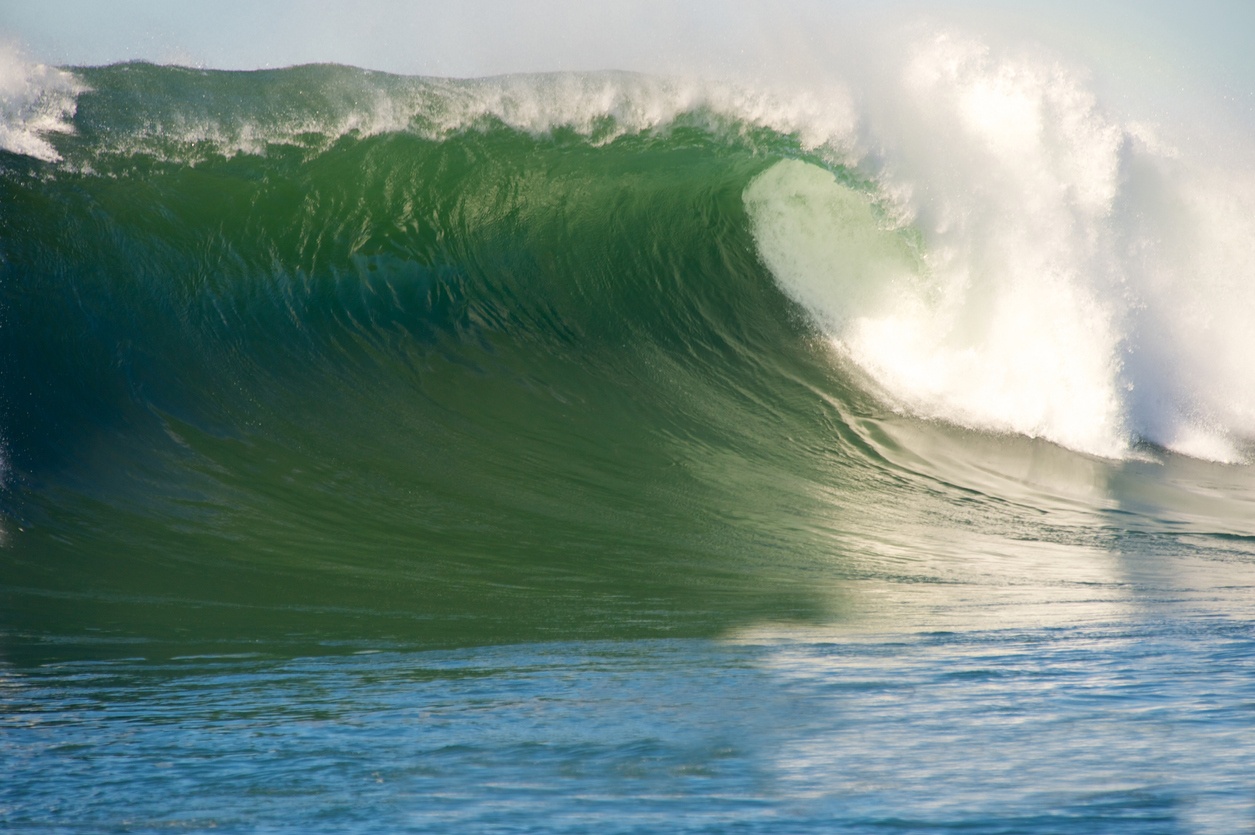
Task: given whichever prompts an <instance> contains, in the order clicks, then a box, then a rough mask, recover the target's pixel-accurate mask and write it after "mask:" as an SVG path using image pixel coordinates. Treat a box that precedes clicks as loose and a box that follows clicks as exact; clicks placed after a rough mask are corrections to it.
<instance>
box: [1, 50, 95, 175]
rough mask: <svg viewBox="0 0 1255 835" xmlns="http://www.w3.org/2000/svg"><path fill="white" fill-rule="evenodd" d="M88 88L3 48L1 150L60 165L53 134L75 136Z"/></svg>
mask: <svg viewBox="0 0 1255 835" xmlns="http://www.w3.org/2000/svg"><path fill="white" fill-rule="evenodd" d="M85 89H86V88H85V87H84V86H83V85H82V84H80V83H79V82H78V80H77V79H75V78H74V76H73V75H72V74H70V73H68V72H65V71H64V70H60V69H57V68H56V67H49V66H47V65H45V64H38V63H34V62H31V61H28V60H26V59H25V58H24V57H23V56H22V54H21V53H20V52H19V51H18V50H17V49H15V48H13V47H11V46H5V45H3V44H0V148H3V149H4V150H6V151H10V152H12V153H15V154H25V155H27V156H31V157H35V158H37V159H42V160H45V161H47V162H56V161H57V160H59V159H60V158H61V156H60V154H58V153H57V150H56V148H54V147H53V146H52V144H51V143H50V142H48V140H47V138H46V136H47V134H50V133H71V132H73V130H74V127H73V125H72V124H71V122H70V120H71V119H72V118H73V117H74V111H75V108H76V107H77V98H78V95H79V93H81V92H83V91H84V90H85Z"/></svg>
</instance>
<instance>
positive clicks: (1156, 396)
mask: <svg viewBox="0 0 1255 835" xmlns="http://www.w3.org/2000/svg"><path fill="white" fill-rule="evenodd" d="M864 81H865V83H866V84H867V89H863V90H857V89H856V91H855V96H856V97H857V98H858V99H859V101H860V102H861V103H864V104H865V105H866V107H865V109H864V111H863V112H862V113H861V114H860V115H861V116H862V118H863V121H862V124H861V131H862V132H861V138H860V142H859V144H860V146H861V148H862V162H861V166H862V167H863V169H864V171H865V172H867V173H868V174H870V175H871V176H873V177H874V178H875V180H876V181H877V182H878V184H879V188H880V191H879V194H878V195H877V194H869V195H865V196H864V197H863V198H862V199H863V200H870V201H879V202H883V201H886V200H888V201H890V202H892V203H894V205H893V206H892V207H891V210H888V211H882V212H881V216H880V219H879V220H877V221H875V223H878V224H879V225H880V227H881V231H880V232H879V233H876V234H877V235H879V236H880V237H879V238H877V237H876V235H873V234H871V233H868V232H860V233H856V234H853V235H852V234H851V233H850V232H849V231H848V226H847V228H845V229H842V227H841V223H842V221H841V220H840V219H839V218H838V217H837V215H840V214H841V213H840V212H837V213H836V214H833V212H832V207H833V206H834V205H837V204H840V203H848V202H849V201H850V200H853V199H857V198H854V197H851V196H850V194H849V193H848V192H849V190H848V189H847V188H846V187H845V186H842V185H840V184H838V183H837V182H836V181H835V179H834V178H833V177H832V175H830V174H828V173H827V172H825V171H823V170H822V169H820V168H817V167H814V166H801V165H800V164H793V163H782V164H779V165H778V166H776V167H775V168H773V169H771V170H769V171H768V172H766V173H764V174H763V175H762V176H761V177H760V178H759V179H758V180H757V181H756V182H755V183H754V184H752V185H751V187H750V188H749V189H748V190H747V192H746V203H747V206H748V208H749V210H750V214H751V217H752V219H753V222H754V224H755V233H756V238H757V240H758V242H759V245H760V248H761V250H762V253H763V257H764V259H765V261H766V262H767V264H768V265H769V266H770V267H772V269H773V271H774V272H775V273H776V275H777V277H778V278H779V279H780V281H781V283H782V285H783V286H784V287H785V289H786V290H788V291H789V292H790V293H791V294H792V295H794V296H795V297H796V298H798V299H799V301H801V302H802V303H803V304H805V305H806V306H807V307H808V308H809V309H810V310H811V311H812V312H813V313H814V314H815V315H816V317H817V318H818V319H819V321H820V322H821V323H823V325H824V326H825V327H826V328H827V329H828V331H829V333H830V334H831V336H832V338H833V340H834V343H835V344H836V346H837V347H838V349H839V350H840V351H841V352H842V353H844V354H845V355H847V356H848V357H849V358H850V359H851V360H852V361H853V362H854V363H855V364H856V365H858V366H859V367H860V368H862V369H863V370H864V371H865V372H867V373H868V374H870V376H871V377H872V378H873V379H874V381H875V382H876V384H878V385H879V386H881V387H883V390H884V391H883V393H884V395H885V396H886V397H887V399H889V400H890V401H891V402H893V403H896V404H898V405H899V406H900V407H901V408H903V409H905V410H907V411H910V412H914V413H916V414H920V415H923V416H927V417H932V418H940V419H944V420H948V421H952V422H956V423H959V424H962V425H966V426H970V427H973V428H978V429H987V430H994V431H1000V432H1015V433H1019V434H1025V435H1029V436H1032V437H1042V438H1046V439H1049V440H1052V441H1055V442H1057V443H1060V444H1062V445H1064V446H1068V447H1070V448H1073V449H1077V450H1080V451H1084V452H1088V453H1092V454H1096V455H1100V456H1107V457H1122V456H1124V455H1126V454H1127V453H1128V452H1129V450H1130V449H1131V448H1132V446H1133V445H1134V444H1135V443H1137V442H1138V441H1141V440H1146V441H1150V442H1152V443H1155V444H1158V445H1161V446H1165V447H1168V448H1170V449H1174V450H1177V451H1180V452H1184V453H1187V454H1190V455H1195V456H1199V457H1204V458H1210V459H1213V460H1219V461H1238V460H1241V459H1242V457H1243V456H1242V452H1241V445H1242V443H1243V439H1244V438H1248V437H1249V436H1250V435H1251V431H1252V421H1251V417H1250V416H1251V414H1252V404H1255V397H1253V396H1252V393H1251V388H1252V385H1251V383H1250V382H1249V380H1251V379H1252V374H1251V369H1250V362H1251V360H1250V359H1249V357H1251V356H1255V353H1253V352H1252V351H1251V350H1248V348H1249V347H1250V346H1249V345H1248V344H1247V343H1248V342H1249V340H1248V339H1247V338H1246V337H1245V336H1244V334H1245V333H1246V332H1247V328H1245V327H1244V326H1243V325H1241V321H1243V320H1246V319H1247V317H1249V315H1250V314H1251V313H1252V312H1253V311H1255V299H1253V298H1252V296H1251V291H1250V290H1249V289H1247V288H1249V287H1250V285H1251V282H1250V280H1249V279H1250V276H1251V275H1253V274H1255V270H1253V269H1252V268H1253V267H1255V256H1253V254H1252V251H1251V250H1252V247H1251V246H1250V245H1249V243H1247V242H1248V241H1250V240H1252V239H1255V235H1253V234H1252V233H1255V229H1252V228H1251V226H1252V224H1251V221H1250V220H1249V218H1251V217H1255V213H1252V212H1250V211H1243V207H1244V206H1249V205H1250V204H1251V201H1252V197H1253V196H1255V189H1252V188H1251V187H1250V182H1249V181H1250V180H1251V179H1252V178H1249V177H1247V178H1243V177H1241V176H1238V177H1236V178H1235V177H1233V176H1232V174H1233V172H1234V168H1233V166H1232V165H1230V166H1228V167H1227V168H1226V170H1227V171H1229V172H1230V174H1229V176H1227V177H1226V178H1220V177H1218V176H1216V175H1214V174H1209V173H1208V170H1207V168H1206V166H1199V165H1197V164H1194V163H1186V162H1183V161H1182V160H1181V159H1180V157H1181V154H1180V153H1179V151H1178V150H1177V149H1176V148H1174V147H1172V146H1171V145H1169V144H1168V143H1166V142H1163V141H1161V140H1159V139H1158V138H1157V137H1156V135H1155V130H1154V128H1153V126H1150V125H1147V124H1145V123H1137V122H1132V121H1130V122H1128V123H1125V122H1123V121H1122V120H1121V119H1120V117H1119V116H1118V115H1117V114H1114V113H1112V112H1111V111H1109V110H1108V109H1106V108H1104V106H1103V105H1102V103H1101V102H1100V101H1099V99H1098V97H1097V96H1096V94H1095V93H1094V92H1093V91H1092V89H1091V87H1090V85H1089V84H1088V81H1087V77H1086V75H1085V73H1083V72H1081V71H1080V70H1078V69H1076V68H1074V67H1072V66H1070V65H1068V64H1067V63H1065V62H1064V61H1062V60H1061V59H1059V58H1058V57H1057V56H1054V55H1051V54H1048V53H1046V52H1045V51H1043V50H1029V49H1022V48H1021V49H1009V48H1005V49H1001V50H1000V49H997V48H995V47H994V46H992V45H991V44H990V43H988V42H987V41H985V40H982V39H979V38H976V37H974V36H971V35H967V34H963V33H960V32H957V31H955V30H953V29H942V30H940V31H937V32H932V33H929V34H926V35H924V36H920V37H917V38H916V40H915V41H914V42H913V45H912V46H911V47H910V48H909V49H905V50H903V51H902V52H901V53H900V54H899V55H898V56H897V58H896V60H888V61H885V62H884V64H883V68H882V70H881V71H880V73H879V75H876V74H865V75H864ZM807 169H808V170H807ZM815 216H827V217H829V218H830V220H831V223H830V226H831V227H832V229H833V230H836V231H823V230H815V229H813V228H812V226H813V220H812V219H813V218H814V217H815ZM872 222H873V221H872V220H871V219H870V217H869V218H867V219H864V220H863V221H861V225H862V226H863V227H866V226H867V225H868V224H870V223H872ZM856 226H857V224H856ZM895 227H896V231H895ZM808 230H809V231H808ZM908 230H914V233H915V234H919V235H920V238H921V252H920V257H919V260H918V263H916V264H911V263H909V259H905V258H897V259H896V260H895V259H890V260H886V259H885V258H884V257H883V251H884V249H885V246H886V244H885V243H884V241H885V240H888V239H889V238H892V236H893V235H898V236H903V235H908ZM886 236H888V237H886ZM874 240H879V241H880V243H871V242H872V241H874ZM860 250H861V251H862V254H861V255H860V256H857V257H852V255H851V253H852V252H855V251H860ZM801 251H805V252H807V253H808V254H807V255H805V256H800V255H799V254H798V253H799V252H801ZM859 258H862V261H861V262H860V261H859Z"/></svg>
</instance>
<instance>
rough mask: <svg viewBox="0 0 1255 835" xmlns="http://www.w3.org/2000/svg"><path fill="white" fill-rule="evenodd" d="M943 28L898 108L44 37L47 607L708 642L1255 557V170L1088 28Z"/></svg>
mask: <svg viewBox="0 0 1255 835" xmlns="http://www.w3.org/2000/svg"><path fill="white" fill-rule="evenodd" d="M912 55H913V58H912V60H911V61H910V62H908V63H907V64H906V65H905V66H904V67H901V68H898V69H897V70H895V71H894V72H892V73H888V74H887V75H886V76H885V77H886V78H887V79H888V81H885V82H884V84H885V85H887V89H892V91H893V95H889V93H888V92H886V93H885V95H884V96H883V97H882V98H881V99H879V100H878V102H877V103H874V104H867V103H866V102H865V101H864V104H863V105H861V106H862V107H863V108H864V109H863V110H861V111H860V110H859V108H858V107H856V105H855V102H858V101H860V100H861V99H860V96H859V95H855V94H854V93H850V92H849V91H848V90H847V91H843V90H841V89H837V88H832V90H831V95H830V96H829V97H827V98H816V96H814V95H813V94H811V93H809V92H808V93H807V95H798V96H793V97H790V96H788V95H783V94H781V93H779V92H763V91H759V90H755V88H753V87H752V86H745V85H742V86H737V85H733V84H713V83H696V82H681V81H676V80H669V79H660V78H653V77H648V76H640V75H631V74H583V75H565V74H563V75H542V76H514V77H506V78H499V79H485V80H475V81H451V80H444V79H422V78H403V77H397V76H389V75H383V74H378V73H369V72H365V71H361V70H355V69H351V68H345V67H336V66H307V67H297V68H292V69H285V70H276V71H265V72H249V73H227V72H210V71H199V70H189V69H181V68H174V67H157V66H152V65H146V64H126V65H117V66H112V67H104V68H95V69H80V70H75V71H73V73H69V72H65V71H60V70H51V69H47V68H31V67H27V68H26V69H24V70H23V73H24V75H22V74H19V75H20V76H21V78H23V79H25V80H24V81H22V82H21V84H20V85H18V86H13V85H10V86H9V87H6V88H5V89H4V91H0V92H3V95H4V96H5V97H6V98H5V101H6V109H5V111H4V114H3V115H4V118H5V120H6V127H5V131H6V132H5V133H3V134H0V147H2V148H3V155H2V156H0V206H3V212H4V219H3V226H2V227H0V247H2V260H0V292H2V293H3V302H2V304H3V310H4V317H5V326H4V327H3V329H0V340H2V341H3V346H2V347H0V354H2V355H3V357H4V360H3V362H4V364H3V369H2V379H0V386H2V394H3V398H4V414H3V424H2V428H3V438H4V442H5V448H6V459H7V461H6V464H7V488H6V492H5V494H4V499H3V502H4V505H3V510H4V513H5V517H6V521H5V534H4V535H5V540H6V551H5V559H4V562H3V571H4V577H3V578H2V579H3V586H4V589H5V592H4V593H5V596H6V606H5V607H4V609H5V612H6V614H5V617H6V618H7V619H8V621H9V623H8V626H7V630H8V632H9V634H10V635H11V636H13V635H18V636H20V635H28V634H33V633H36V632H39V631H40V630H45V629H51V630H52V631H57V630H62V631H65V632H74V633H81V632H82V630H84V629H87V628H93V629H105V630H106V631H109V630H113V631H115V632H116V633H117V634H121V635H134V634H143V635H145V636H148V637H149V638H154V636H156V637H157V638H162V639H165V638H170V637H171V636H182V637H181V638H180V640H191V638H189V637H188V636H193V637H194V638H195V639H196V640H206V641H209V640H218V639H220V638H231V639H239V638H240V636H241V635H244V634H248V635H261V634H270V635H273V634H284V635H296V636H302V635H303V636H310V635H314V636H323V637H325V636H327V635H332V636H344V635H349V634H352V635H362V634H367V633H386V634H390V635H398V636H403V637H408V638H415V639H417V640H421V641H423V642H425V643H436V644H440V643H447V644H466V643H476V642H484V641H496V640H504V639H510V640H521V639H530V638H536V637H544V636H552V635H562V636H579V637H597V636H603V635H622V634H629V635H636V634H660V633H666V634H710V633H717V632H723V631H727V630H729V629H733V628H736V627H738V626H741V625H744V624H747V623H754V622H759V621H763V620H782V619H783V620H789V619H808V618H820V617H831V616H833V615H834V612H839V611H841V610H842V607H843V606H845V605H846V603H845V602H843V601H844V600H845V597H843V595H845V592H844V591H843V590H842V589H843V588H844V586H845V585H846V584H849V583H852V582H862V581H865V580H868V579H869V578H871V579H876V578H879V579H880V580H884V581H889V580H890V579H892V578H901V577H904V576H905V577H920V578H933V579H936V578H938V577H940V576H943V575H946V574H947V573H949V572H951V571H953V570H954V566H955V563H953V562H947V560H948V559H950V558H951V557H954V556H955V555H959V554H964V555H968V556H969V557H970V556H971V555H972V554H984V555H985V556H986V558H988V559H997V557H996V556H991V555H996V554H998V553H1000V552H1001V553H1005V551H1006V549H1007V548H1008V547H1012V546H1008V543H1012V542H1024V541H1034V542H1037V543H1040V544H1041V547H1042V548H1045V549H1046V550H1050V549H1051V548H1056V547H1057V548H1061V549H1072V550H1073V551H1076V552H1078V553H1089V551H1090V550H1092V549H1097V550H1099V551H1111V552H1116V551H1119V550H1120V549H1121V547H1122V546H1121V543H1122V542H1123V541H1124V539H1123V537H1127V536H1132V535H1134V533H1135V534H1136V536H1138V537H1140V539H1139V540H1138V542H1139V548H1142V549H1143V550H1146V549H1149V550H1150V551H1152V552H1159V551H1163V552H1168V551H1171V550H1172V549H1173V548H1177V547H1179V546H1180V544H1181V542H1182V539H1181V537H1183V536H1187V535H1190V536H1195V537H1196V539H1195V540H1192V542H1193V543H1194V544H1193V545H1191V547H1193V548H1200V547H1204V546H1202V545H1199V544H1198V542H1199V541H1203V542H1208V543H1211V544H1210V545H1207V546H1205V547H1213V546H1214V547H1216V548H1221V549H1227V550H1226V551H1225V552H1226V553H1231V552H1232V551H1233V549H1234V548H1237V549H1238V550H1239V551H1242V548H1243V547H1244V546H1243V545H1242V544H1241V543H1243V542H1245V540H1244V539H1243V537H1245V536H1247V535H1248V534H1249V531H1248V530H1247V526H1248V521H1245V520H1249V519H1250V518H1252V517H1251V515H1250V511H1251V509H1252V508H1251V507H1250V502H1249V499H1245V498H1243V497H1244V496H1249V495H1251V494H1250V492H1249V477H1248V475H1247V473H1248V470H1247V468H1246V467H1244V466H1236V467H1234V466H1230V467H1221V466H1218V465H1217V464H1215V463H1209V462H1231V463H1233V462H1241V461H1244V460H1245V457H1246V455H1247V454H1248V448H1249V443H1250V439H1251V437H1252V435H1253V434H1255V374H1252V373H1251V370H1252V369H1251V362H1252V360H1251V358H1252V357H1255V350H1250V349H1251V348H1255V346H1253V345H1251V344H1250V340H1251V336H1250V330H1249V327H1247V323H1248V321H1249V318H1250V315H1249V314H1250V313H1251V311H1252V310H1253V309H1255V295H1252V294H1253V293H1255V289H1252V288H1253V287H1255V285H1253V284H1252V283H1251V282H1250V281H1249V280H1248V276H1249V275H1250V274H1251V271H1252V268H1253V267H1255V251H1253V250H1252V249H1251V247H1250V243H1249V242H1250V241H1251V240H1255V236H1251V235H1250V234H1249V233H1250V231H1251V230H1250V229H1249V226H1250V224H1251V222H1252V221H1251V218H1252V217H1255V213H1252V212H1250V211H1247V210H1246V209H1247V207H1249V205H1250V202H1249V201H1250V200H1251V199H1252V197H1253V196H1255V180H1251V179H1249V178H1248V177H1247V174H1246V173H1245V170H1244V169H1238V168H1230V169H1227V170H1223V171H1222V170H1220V169H1219V167H1217V166H1212V167H1207V166H1203V165H1201V164H1200V163H1198V162H1197V161H1196V160H1194V159H1193V158H1192V157H1190V156H1189V155H1188V154H1185V153H1183V152H1181V151H1179V150H1174V149H1172V148H1171V147H1170V146H1169V145H1168V144H1167V141H1166V140H1161V139H1158V138H1156V137H1155V135H1154V131H1153V130H1152V128H1150V127H1147V126H1145V125H1138V124H1132V123H1124V122H1121V121H1119V120H1118V119H1117V118H1116V117H1115V116H1113V115H1109V114H1106V113H1104V112H1103V110H1102V109H1101V107H1100V105H1099V103H1098V101H1097V99H1096V98H1095V96H1094V95H1093V94H1091V93H1090V92H1088V91H1087V90H1086V88H1085V86H1084V85H1083V83H1082V82H1081V80H1080V78H1079V76H1077V75H1075V74H1073V73H1071V72H1070V71H1068V70H1067V69H1065V68H1061V67H1059V66H1056V65H1055V64H1052V63H1050V62H1048V61H1044V60H1038V59H1029V58H1025V57H1018V58H1017V57H1014V56H1000V55H997V54H995V53H993V52H991V51H990V50H989V49H988V48H987V47H985V46H983V45H981V44H980V43H977V42H973V41H967V40H964V39H962V38H960V37H958V36H954V35H949V34H943V35H941V36H938V37H936V38H933V39H930V40H925V41H923V42H922V46H921V47H920V48H919V49H918V50H916V51H915V52H914V53H912ZM14 90H16V92H14ZM862 98H863V99H865V96H864V97H862ZM32 114H36V115H32ZM1171 451H1176V452H1177V453H1184V454H1185V455H1186V456H1191V457H1181V456H1179V455H1176V454H1173V453H1172V452H1171ZM1095 456H1097V457H1095ZM1164 472H1171V473H1172V474H1173V475H1172V476H1171V477H1170V478H1163V477H1162V474H1163V473H1164ZM1218 483H1220V484H1227V485H1230V487H1231V489H1227V488H1226V489H1220V490H1219V491H1217V490H1216V489H1214V485H1215V484H1218ZM1201 484H1209V485H1213V489H1211V492H1209V493H1207V496H1208V497H1207V498H1200V495H1201V493H1203V492H1207V491H1200V490H1198V489H1195V488H1196V487H1197V486H1198V485H1201ZM1217 495H1221V496H1222V498H1217ZM1115 514H1118V519H1119V521H1118V523H1117V522H1115V521H1113V520H1114V519H1116V518H1117V516H1116V515H1115ZM958 517H963V518H964V519H965V520H967V521H965V522H963V524H962V525H958V526H957V527H956V525H957V523H954V520H955V519H956V518H958ZM973 520H974V521H973ZM972 526H974V527H972ZM969 527H970V530H969ZM959 530H963V531H965V532H964V533H963V534H962V535H959V534H958V533H956V531H959ZM971 531H975V533H972V532H971ZM1130 531H1133V532H1134V533H1130ZM1208 536H1215V537H1217V538H1216V539H1214V540H1209V539H1207V538H1206V537H1208ZM1197 537H1202V539H1201V540H1199V539H1197ZM1235 537H1236V539H1235ZM1234 542H1237V543H1239V544H1238V545H1234ZM1014 547H1019V546H1014ZM921 548H922V549H925V550H927V551H928V552H929V553H930V554H931V559H930V560H929V561H920V560H912V559H911V558H910V557H908V556H906V555H907V554H909V553H910V552H911V551H912V550H915V551H918V550H919V549H921ZM1243 553H1245V552H1244V551H1243ZM1051 559H1052V558H1051V557H1050V556H1049V555H1048V554H1046V555H1043V554H1041V553H1036V554H1034V555H1032V557H1031V559H1030V562H1033V564H1035V565H1038V566H1039V567H1040V566H1047V565H1049V564H1050V561H1051ZM1082 563H1083V561H1082ZM1082 563H1078V562H1066V561H1065V562H1059V563H1057V564H1055V565H1054V566H1053V567H1048V568H1044V569H1043V570H1045V571H1046V573H1047V574H1050V575H1051V576H1055V575H1056V574H1057V575H1058V576H1059V577H1063V576H1065V575H1069V574H1071V575H1073V579H1075V578H1076V577H1080V576H1083V577H1090V575H1091V574H1092V573H1093V572H1094V571H1096V570H1099V569H1096V568H1095V567H1094V566H1093V565H1088V566H1086V565H1083V564H1082ZM820 566H822V567H823V570H822V571H819V567H820ZM1099 573H1101V571H1100V572H1099ZM817 578H819V579H817ZM1090 579H1093V578H1092V577H1090ZM1086 582H1089V580H1086ZM136 601H140V602H142V604H143V605H136ZM189 612H191V613H194V614H189ZM111 634H112V633H111ZM14 640H16V639H14Z"/></svg>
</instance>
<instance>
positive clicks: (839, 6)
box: [0, 0, 1255, 79]
mask: <svg viewBox="0 0 1255 835" xmlns="http://www.w3.org/2000/svg"><path fill="white" fill-rule="evenodd" d="M904 7H911V8H915V9H918V10H922V11H924V12H925V13H930V14H940V15H942V16H950V17H957V18H960V19H966V20H969V21H971V20H976V21H983V22H987V23H988V22H992V23H993V24H994V25H999V26H1003V27H1007V28H1011V29H1019V30H1021V32H1022V33H1023V34H1026V35H1031V34H1032V33H1033V32H1034V31H1043V32H1044V33H1045V34H1047V35H1048V36H1050V37H1051V38H1053V39H1058V38H1059V37H1063V39H1064V40H1068V39H1070V40H1072V41H1073V42H1074V43H1075V45H1077V46H1078V48H1081V49H1104V48H1107V46H1103V45H1100V44H1098V41H1102V42H1104V43H1105V44H1107V45H1110V44H1112V43H1118V44H1122V46H1121V47H1120V48H1123V49H1131V50H1138V49H1141V50H1143V51H1146V52H1148V53H1155V54H1159V55H1164V54H1167V55H1172V54H1173V53H1175V52H1176V51H1181V50H1184V51H1186V52H1189V53H1192V54H1191V55H1190V56H1189V57H1190V60H1192V61H1194V62H1200V61H1201V62H1203V63H1207V64H1211V65H1214V67H1215V71H1216V72H1224V73H1238V74H1241V75H1242V76H1243V77H1244V78H1245V79H1249V78H1252V77H1255V72H1253V71H1252V70H1255V50H1250V49H1249V46H1248V43H1249V36H1250V33H1251V32H1255V3H1251V2H1249V0H1196V2H1192V3H1188V4H1186V3H1179V2H1175V0H1032V1H1030V0H1002V1H1001V2H993V1H992V0H986V2H974V0H934V2H919V1H918V0H916V2H910V1H909V0H880V2H873V0H794V2H774V3H769V2H761V1H760V0H722V1H718V0H670V2H663V1H662V0H631V2H626V1H625V0H608V2H607V1H603V2H597V3H590V2H576V0H456V1H455V2H450V0H443V2H431V0H353V2H345V0H212V2H209V1H208V0H37V1H36V0H0V37H4V38H7V39H9V40H10V41H16V42H17V43H18V45H19V46H20V48H22V49H23V50H25V51H26V52H27V54H29V55H30V56H31V57H33V58H35V59H36V60H39V61H43V62H46V63H54V64H75V65H83V64H104V63H114V62H117V61H124V60H133V59H145V60H150V61H156V62H159V63H179V64H186V65H191V66H202V67H214V68H223V69H257V68H262V67H275V66H287V65H290V64H297V63H311V62H336V63H345V64H353V65H357V66H365V67H368V68H371V69H380V70H387V71H391V72H401V73H412V74H431V75H452V76H472V75H490V74H495V73H502V72H512V71H526V70H549V69H560V70H584V69H651V68H656V69H661V70H668V69H672V68H674V67H673V65H674V64H675V63H676V62H677V60H679V57H680V56H684V55H686V54H687V55H689V56H691V55H692V54H693V53H700V54H702V55H703V56H705V57H708V58H709V59H710V60H712V61H715V62H735V61H736V60H737V59H738V57H744V58H745V60H750V61H753V60H757V59H758V57H759V56H760V55H765V54H773V55H775V56H777V58H778V57H779V56H781V55H782V54H788V51H789V49H786V50H785V51H784V52H781V50H780V49H779V48H778V47H781V46H785V47H787V48H802V49H806V48H809V47H808V45H809V44H812V43H814V42H816V41H823V40H824V36H825V35H830V34H833V33H832V32H831V29H832V28H834V27H841V26H851V25H853V26H857V25H858V21H859V20H860V16H861V15H867V14H872V15H875V14H878V13H884V12H883V10H885V9H891V10H892V9H900V8H904ZM1087 39H1088V40H1089V41H1090V43H1089V44H1088V45H1087V44H1086V43H1085V42H1086V40H1087ZM765 47H766V48H765Z"/></svg>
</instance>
